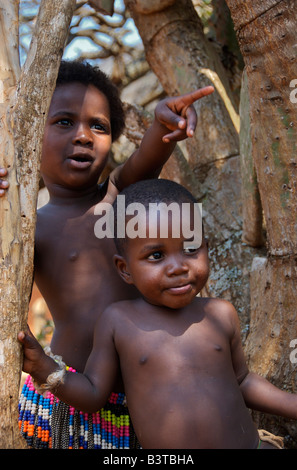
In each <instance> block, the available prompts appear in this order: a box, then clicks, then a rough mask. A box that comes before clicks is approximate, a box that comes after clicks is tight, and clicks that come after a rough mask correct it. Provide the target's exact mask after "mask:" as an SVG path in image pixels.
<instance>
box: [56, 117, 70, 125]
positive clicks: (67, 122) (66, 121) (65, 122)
mask: <svg viewBox="0 0 297 470" xmlns="http://www.w3.org/2000/svg"><path fill="white" fill-rule="evenodd" d="M56 124H58V125H59V126H64V127H69V126H71V125H72V121H71V120H70V119H68V118H63V119H59V120H58V121H56Z"/></svg>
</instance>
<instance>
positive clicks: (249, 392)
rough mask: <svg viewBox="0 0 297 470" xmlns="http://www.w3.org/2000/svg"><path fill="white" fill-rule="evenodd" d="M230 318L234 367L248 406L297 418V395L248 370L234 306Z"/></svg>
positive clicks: (231, 308) (264, 411)
mask: <svg viewBox="0 0 297 470" xmlns="http://www.w3.org/2000/svg"><path fill="white" fill-rule="evenodd" d="M230 319H231V322H232V324H233V328H234V332H233V337H232V340H231V354H232V361H233V367H234V371H235V374H236V377H237V380H238V383H239V386H240V390H241V393H242V396H243V398H244V401H245V403H246V406H247V407H248V408H251V409H253V410H257V411H261V412H263V413H269V414H274V415H279V416H283V417H284V418H290V419H297V395H295V394H291V393H288V392H285V391H283V390H280V389H279V388H277V387H275V386H274V385H273V384H271V383H270V382H269V381H268V380H266V379H265V378H264V377H261V376H260V375H258V374H255V373H253V372H250V371H249V370H248V366H247V364H246V360H245V356H244V351H243V347H242V342H241V335H240V326H239V320H238V316H237V313H236V311H235V309H234V308H233V307H232V306H230Z"/></svg>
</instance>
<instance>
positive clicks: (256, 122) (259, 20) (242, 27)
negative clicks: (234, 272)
mask: <svg viewBox="0 0 297 470" xmlns="http://www.w3.org/2000/svg"><path fill="white" fill-rule="evenodd" d="M227 3H228V5H229V8H230V11H231V15H232V18H233V21H234V25H235V29H236V31H237V37H238V41H239V44H240V48H241V52H242V54H243V57H244V61H245V64H246V71H247V77H248V83H249V96H250V118H251V138H252V155H253V161H254V165H255V169H256V173H257V179H258V184H259V192H260V197H261V202H262V206H263V212H264V218H265V222H266V229H267V240H268V257H267V259H262V260H259V259H258V260H256V262H255V264H254V269H253V271H252V276H251V303H252V308H251V311H252V312H253V315H252V317H251V325H250V334H249V336H248V340H247V344H246V352H247V355H248V357H249V362H250V365H251V368H252V369H253V370H255V371H258V372H260V373H261V374H263V375H264V376H266V377H267V378H268V379H270V380H271V381H273V382H274V383H275V384H276V385H277V386H279V387H283V388H285V389H287V390H289V391H292V392H295V393H296V391H297V390H296V380H295V377H296V366H295V365H294V364H292V363H291V361H290V343H291V341H292V340H293V339H295V338H297V324H296V322H295V321H294V318H295V317H294V314H295V311H296V305H297V290H296V280H297V250H296V248H297V231H296V224H297V217H296V216H297V200H296V186H297V185H296V177H297V165H296V142H297V138H296V137H297V135H296V126H297V119H296V104H295V103H293V102H292V101H293V100H292V101H291V100H290V92H291V89H290V82H291V80H293V79H294V78H296V77H297V59H296V26H297V9H296V1H294V0H287V1H279V0H261V1H259V0H258V1H254V0H247V1H246V0H245V1H242V0H227ZM259 421H260V422H261V426H265V425H267V427H269V430H272V432H274V431H276V432H277V431H279V430H280V429H281V430H282V434H289V435H290V436H291V438H292V439H293V440H294V441H296V439H297V429H296V425H295V424H294V425H292V424H291V423H289V422H288V421H285V420H282V419H276V418H273V419H271V418H268V417H259ZM290 445H292V443H291V444H290ZM295 446H296V442H295Z"/></svg>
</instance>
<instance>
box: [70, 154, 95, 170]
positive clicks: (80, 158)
mask: <svg viewBox="0 0 297 470" xmlns="http://www.w3.org/2000/svg"><path fill="white" fill-rule="evenodd" d="M67 161H68V162H69V164H70V166H71V167H72V168H76V169H86V168H89V167H90V166H91V164H92V162H93V159H92V157H90V156H89V155H85V154H75V155H70V157H68V158H67Z"/></svg>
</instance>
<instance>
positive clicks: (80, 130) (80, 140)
mask: <svg viewBox="0 0 297 470" xmlns="http://www.w3.org/2000/svg"><path fill="white" fill-rule="evenodd" d="M72 143H73V144H74V145H77V144H80V145H91V144H92V143H93V135H92V131H91V129H90V128H89V126H87V125H86V124H83V123H79V124H78V125H77V126H76V128H75V132H74V135H73V138H72Z"/></svg>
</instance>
